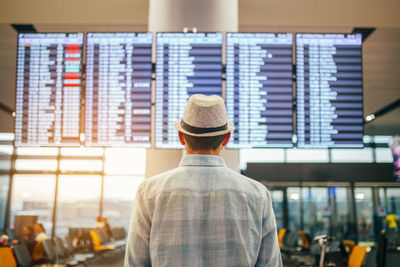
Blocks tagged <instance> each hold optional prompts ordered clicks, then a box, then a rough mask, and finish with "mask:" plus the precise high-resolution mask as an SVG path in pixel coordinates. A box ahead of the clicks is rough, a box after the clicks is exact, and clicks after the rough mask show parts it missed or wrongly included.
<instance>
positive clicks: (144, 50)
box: [85, 33, 152, 147]
mask: <svg viewBox="0 0 400 267" xmlns="http://www.w3.org/2000/svg"><path fill="white" fill-rule="evenodd" d="M86 44H87V45H86V115H85V116H86V118H85V122H86V125H85V144H86V145H88V146H135V147H151V142H150V138H151V75H152V62H151V49H152V34H151V33H88V34H87V42H86Z"/></svg>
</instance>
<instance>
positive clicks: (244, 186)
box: [125, 95, 282, 267]
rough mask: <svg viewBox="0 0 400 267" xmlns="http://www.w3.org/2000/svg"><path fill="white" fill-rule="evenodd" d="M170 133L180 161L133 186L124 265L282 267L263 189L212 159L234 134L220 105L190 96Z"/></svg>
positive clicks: (217, 100)
mask: <svg viewBox="0 0 400 267" xmlns="http://www.w3.org/2000/svg"><path fill="white" fill-rule="evenodd" d="M175 128H176V129H177V130H178V131H179V133H178V134H179V141H180V142H181V144H182V145H184V146H185V147H186V155H185V156H184V157H183V158H182V160H181V163H180V164H179V167H178V168H176V169H173V170H170V171H168V172H165V173H162V174H159V175H156V176H154V177H151V178H149V179H146V180H145V181H144V182H143V183H142V184H141V185H140V186H139V188H138V191H137V194H136V200H135V203H134V207H133V212H132V218H131V225H130V229H129V236H128V241H127V244H126V255H125V266H171V267H177V266H191V267H192V266H282V260H281V255H280V250H279V245H278V238H277V231H276V221H275V215H274V212H273V210H272V203H271V198H270V194H269V192H268V190H267V189H266V188H265V186H263V185H261V184H260V183H258V182H256V181H254V180H251V179H249V178H247V177H245V176H243V175H240V174H238V173H236V172H234V171H232V170H230V169H228V168H227V167H226V165H225V162H224V160H223V159H222V157H220V152H221V148H222V147H223V146H226V144H227V143H228V141H229V138H230V132H231V131H232V130H234V127H233V126H232V124H231V123H229V122H228V121H227V115H226V108H225V104H224V101H223V99H222V98H221V97H219V96H204V95H193V96H192V97H190V98H189V100H188V102H187V104H186V109H185V112H184V114H183V118H182V119H181V120H179V121H177V122H176V123H175ZM154 164H157V163H156V162H155V163H154Z"/></svg>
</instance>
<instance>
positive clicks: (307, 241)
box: [299, 230, 310, 249]
mask: <svg viewBox="0 0 400 267" xmlns="http://www.w3.org/2000/svg"><path fill="white" fill-rule="evenodd" d="M299 236H300V237H301V241H302V244H301V246H302V247H303V248H304V249H309V248H310V239H309V238H308V236H307V235H306V233H304V232H303V231H301V230H300V231H299Z"/></svg>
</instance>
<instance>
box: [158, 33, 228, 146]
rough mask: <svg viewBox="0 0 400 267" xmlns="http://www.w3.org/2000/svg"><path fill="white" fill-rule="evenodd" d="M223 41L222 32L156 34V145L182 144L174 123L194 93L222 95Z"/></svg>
mask: <svg viewBox="0 0 400 267" xmlns="http://www.w3.org/2000/svg"><path fill="white" fill-rule="evenodd" d="M222 41H223V36H222V33H158V34H157V40H156V43H157V46H156V93H155V94H156V103H155V146H156V147H157V148H182V146H181V145H180V143H179V139H178V133H177V131H176V129H175V128H174V123H175V121H177V120H178V119H180V118H181V117H182V115H183V111H184V109H185V106H186V101H187V99H188V98H189V97H190V96H191V95H193V94H204V95H219V96H222Z"/></svg>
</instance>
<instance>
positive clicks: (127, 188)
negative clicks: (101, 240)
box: [103, 176, 144, 229]
mask: <svg viewBox="0 0 400 267" xmlns="http://www.w3.org/2000/svg"><path fill="white" fill-rule="evenodd" d="M143 180H144V177H132V176H106V177H105V178H104V206H103V217H106V218H107V219H108V222H109V223H110V226H111V227H124V228H125V229H128V227H129V223H130V217H131V208H132V205H133V201H134V200H135V195H136V191H137V188H138V187H139V185H140V183H141V182H142V181H143Z"/></svg>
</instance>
